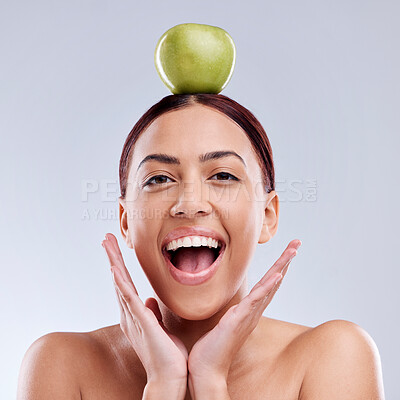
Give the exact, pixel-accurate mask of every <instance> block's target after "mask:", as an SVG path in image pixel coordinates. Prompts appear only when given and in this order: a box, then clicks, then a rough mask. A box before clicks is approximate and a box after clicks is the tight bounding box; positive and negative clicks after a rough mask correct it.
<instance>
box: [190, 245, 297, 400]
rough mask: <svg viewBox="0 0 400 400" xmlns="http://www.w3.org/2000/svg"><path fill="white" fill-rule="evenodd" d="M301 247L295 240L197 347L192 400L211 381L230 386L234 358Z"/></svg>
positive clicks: (192, 367)
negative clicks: (227, 383) (227, 380)
mask: <svg viewBox="0 0 400 400" xmlns="http://www.w3.org/2000/svg"><path fill="white" fill-rule="evenodd" d="M300 245H301V241H300V240H292V241H291V242H290V243H289V245H288V247H287V248H286V249H285V251H284V252H283V253H282V255H281V256H280V257H279V259H278V260H277V261H276V262H275V264H274V265H273V266H272V267H271V268H270V269H269V270H268V272H267V273H266V274H265V275H264V276H263V277H262V278H261V280H260V281H259V282H258V283H257V284H256V285H255V286H254V287H253V289H252V290H251V291H250V293H249V294H248V295H247V296H246V297H244V298H243V299H242V300H241V301H240V303H238V304H236V305H234V306H232V307H231V308H230V309H229V310H228V311H227V312H226V313H225V314H224V315H223V317H222V318H221V319H220V321H219V322H218V324H217V325H216V326H215V327H214V328H213V329H212V330H211V331H209V332H207V333H206V334H205V335H204V336H202V337H201V338H200V339H199V340H198V341H197V342H196V343H195V344H194V346H193V347H192V350H191V351H190V354H189V359H188V370H189V382H188V383H189V390H190V392H191V396H192V398H196V397H197V394H198V390H197V388H198V387H199V385H200V386H202V385H205V386H208V387H210V386H211V383H210V377H213V378H212V379H213V380H214V381H215V382H216V383H217V385H220V384H222V385H223V384H224V383H226V379H227V376H228V371H229V367H230V365H231V362H232V360H233V357H234V356H235V354H236V353H237V351H238V350H239V349H240V347H241V346H242V344H243V343H244V342H245V341H246V339H247V338H248V336H249V335H250V333H251V332H252V331H253V330H254V328H255V327H256V326H257V324H258V322H259V320H260V318H261V315H262V314H263V312H264V310H265V309H266V307H267V306H268V305H269V303H270V302H271V300H272V298H273V297H274V295H275V293H276V291H277V290H278V288H279V286H280V282H281V281H282V279H283V277H284V276H285V274H286V271H287V268H288V266H289V264H290V262H291V260H292V258H293V257H294V256H295V255H296V254H297V249H298V248H299V247H300ZM196 391H197V393H196V395H195V392H196Z"/></svg>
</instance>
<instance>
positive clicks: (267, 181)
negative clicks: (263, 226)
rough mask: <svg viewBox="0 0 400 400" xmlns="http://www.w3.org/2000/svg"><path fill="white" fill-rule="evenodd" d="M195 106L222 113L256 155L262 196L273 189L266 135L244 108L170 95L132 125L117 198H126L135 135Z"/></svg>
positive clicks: (211, 98)
mask: <svg viewBox="0 0 400 400" xmlns="http://www.w3.org/2000/svg"><path fill="white" fill-rule="evenodd" d="M196 103H198V104H202V105H205V106H207V107H210V108H214V109H216V110H218V111H220V112H222V113H224V114H225V115H226V116H228V117H229V118H231V119H232V120H233V121H234V122H236V123H237V124H238V125H239V126H240V127H241V128H242V129H243V130H244V132H245V133H246V134H247V136H248V138H249V140H250V142H251V143H252V146H253V148H254V150H255V152H256V154H257V155H258V163H259V165H260V168H261V171H262V174H263V185H264V190H265V191H266V193H269V192H271V191H272V190H275V170H274V162H273V158H272V148H271V145H270V143H269V140H268V136H267V134H266V133H265V130H264V128H263V127H262V125H261V124H260V122H259V121H258V120H257V118H256V117H255V116H254V115H253V114H252V113H251V112H250V111H249V110H248V109H247V108H245V107H243V106H242V105H240V104H239V103H237V102H236V101H235V100H232V99H231V98H229V97H227V96H224V95H222V94H208V93H196V94H173V95H168V96H165V97H164V98H163V99H161V100H160V101H159V102H158V103H156V104H154V105H153V106H152V107H151V108H149V109H148V110H147V111H146V112H145V113H144V114H143V115H142V116H141V117H140V119H139V120H138V121H137V122H136V124H135V126H134V127H133V128H132V130H131V131H130V132H129V135H128V137H127V138H126V140H125V144H124V148H123V149H122V155H121V159H120V162H119V182H120V189H121V197H122V198H123V199H124V198H125V195H126V185H127V180H128V174H129V168H130V160H131V158H132V157H131V154H132V151H133V146H134V144H135V142H136V140H137V139H138V137H139V135H140V134H141V133H142V132H143V131H144V130H145V129H146V128H147V127H148V126H149V125H150V124H151V123H152V122H153V121H154V120H155V119H156V118H157V117H159V116H160V115H162V114H164V113H166V112H168V111H173V110H178V109H180V108H185V107H188V106H190V105H193V104H196Z"/></svg>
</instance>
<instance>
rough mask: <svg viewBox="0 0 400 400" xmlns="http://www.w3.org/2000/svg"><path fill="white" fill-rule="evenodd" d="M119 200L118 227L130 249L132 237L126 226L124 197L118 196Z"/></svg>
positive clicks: (126, 216) (126, 213)
mask: <svg viewBox="0 0 400 400" xmlns="http://www.w3.org/2000/svg"><path fill="white" fill-rule="evenodd" d="M118 202H119V227H120V229H121V234H122V237H123V238H124V240H125V242H126V244H127V245H128V247H129V248H130V249H133V244H132V238H131V234H130V232H129V228H128V210H127V208H126V202H125V199H123V198H122V197H121V196H120V197H118Z"/></svg>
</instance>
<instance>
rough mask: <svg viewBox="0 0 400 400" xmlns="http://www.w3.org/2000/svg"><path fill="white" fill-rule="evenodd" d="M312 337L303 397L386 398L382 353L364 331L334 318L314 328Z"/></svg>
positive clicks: (306, 399) (340, 399)
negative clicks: (310, 356)
mask: <svg viewBox="0 0 400 400" xmlns="http://www.w3.org/2000/svg"><path fill="white" fill-rule="evenodd" d="M310 339H311V341H310V345H311V347H310V351H312V353H313V354H314V356H313V358H312V360H311V362H310V364H309V366H308V368H307V371H306V373H305V377H304V380H303V384H302V387H301V389H300V396H299V399H300V400H321V399H324V400H384V398H385V396H384V390H383V380H382V369H381V361H380V356H379V352H378V349H377V346H376V344H375V342H374V341H373V339H372V338H371V337H370V336H369V335H368V333H367V332H366V331H365V330H363V329H362V328H361V327H359V326H358V325H356V324H355V323H353V322H350V321H344V320H333V321H328V322H325V323H324V324H322V325H319V326H317V327H316V328H314V330H313V333H312V335H311V338H310Z"/></svg>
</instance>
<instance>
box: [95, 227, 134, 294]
mask: <svg viewBox="0 0 400 400" xmlns="http://www.w3.org/2000/svg"><path fill="white" fill-rule="evenodd" d="M101 245H102V246H103V247H104V249H105V251H106V253H107V256H108V261H109V262H110V265H111V266H115V267H118V269H119V271H120V273H121V274H122V276H123V278H124V280H125V281H126V282H129V283H130V284H131V285H132V287H133V289H134V291H135V292H136V294H138V292H137V290H136V287H135V285H134V284H133V281H132V278H131V276H130V274H129V272H128V269H127V268H126V266H125V263H124V259H123V257H122V254H121V250H120V248H119V246H118V242H117V238H116V237H115V236H114V235H113V234H111V233H107V234H106V236H105V239H104V240H103V241H102V242H101Z"/></svg>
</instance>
